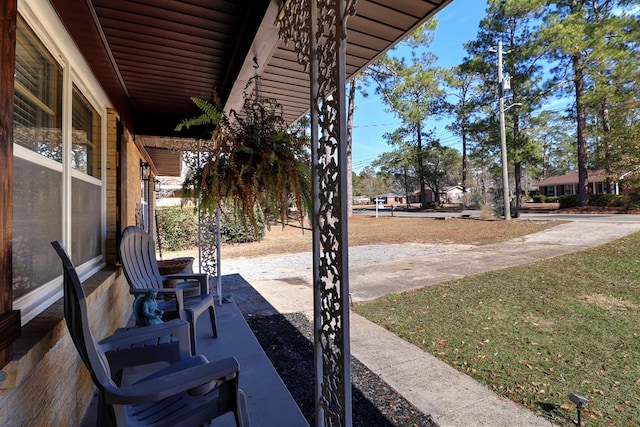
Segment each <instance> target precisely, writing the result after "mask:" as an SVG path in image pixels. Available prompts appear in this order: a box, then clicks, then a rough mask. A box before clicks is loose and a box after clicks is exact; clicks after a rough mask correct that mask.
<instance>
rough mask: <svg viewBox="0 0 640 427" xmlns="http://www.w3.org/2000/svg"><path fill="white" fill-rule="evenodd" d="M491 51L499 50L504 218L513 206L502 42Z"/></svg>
mask: <svg viewBox="0 0 640 427" xmlns="http://www.w3.org/2000/svg"><path fill="white" fill-rule="evenodd" d="M489 51H490V52H498V101H499V102H498V109H499V110H500V153H501V157H502V200H503V205H504V219H505V220H506V221H508V220H510V219H511V206H510V204H509V173H508V163H507V133H506V130H505V124H504V112H505V109H504V92H505V87H504V83H505V79H504V76H503V75H502V42H501V41H499V42H498V49H497V50H496V48H493V47H492V48H491V49H489Z"/></svg>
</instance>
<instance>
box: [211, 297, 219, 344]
mask: <svg viewBox="0 0 640 427" xmlns="http://www.w3.org/2000/svg"><path fill="white" fill-rule="evenodd" d="M213 304H215V302H214V303H213ZM213 304H211V305H210V306H209V317H210V318H211V331H212V332H213V337H214V338H218V319H216V309H215V307H214V306H213Z"/></svg>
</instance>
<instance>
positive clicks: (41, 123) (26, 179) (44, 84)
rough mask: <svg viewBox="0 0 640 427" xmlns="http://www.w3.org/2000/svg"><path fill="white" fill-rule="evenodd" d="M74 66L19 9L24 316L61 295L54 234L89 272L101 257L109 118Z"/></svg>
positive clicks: (17, 233) (19, 265)
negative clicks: (76, 79)
mask: <svg viewBox="0 0 640 427" xmlns="http://www.w3.org/2000/svg"><path fill="white" fill-rule="evenodd" d="M56 56H58V55H56ZM71 69H72V67H71V65H68V64H66V66H65V64H64V63H60V62H58V61H57V60H56V59H55V57H54V56H53V55H52V54H51V53H50V52H49V50H48V49H47V48H46V47H45V45H44V44H43V43H42V42H41V41H40V40H39V39H38V37H37V36H36V34H35V33H34V32H33V31H32V30H31V29H30V28H29V26H28V24H27V22H26V21H25V19H24V18H23V17H21V16H19V17H18V22H17V31H16V72H15V97H14V196H13V260H12V261H13V297H14V308H16V309H20V310H21V311H22V316H21V317H22V321H23V323H26V322H28V321H29V320H31V319H32V318H33V317H35V316H36V315H37V314H38V313H40V312H41V311H43V310H44V309H45V308H47V307H48V306H49V305H50V304H52V303H53V302H55V301H56V300H57V299H58V298H60V296H61V295H62V286H61V283H62V282H61V269H60V261H59V259H58V257H57V256H56V254H55V252H54V251H53V250H52V248H51V245H50V242H51V241H53V240H59V241H61V242H62V243H63V244H64V245H65V247H67V249H69V251H70V253H71V256H72V260H73V261H74V263H75V264H76V265H77V266H79V267H80V268H79V269H78V270H79V271H80V272H81V274H82V273H83V272H84V276H86V275H87V274H88V273H90V272H91V269H95V268H97V266H99V265H100V264H101V263H102V253H103V231H102V230H103V226H102V224H103V223H104V219H103V214H102V212H103V210H104V207H103V206H104V203H103V199H104V197H103V187H104V185H103V182H102V176H101V175H102V170H103V155H102V145H103V144H102V133H103V132H102V127H103V126H102V117H101V116H100V114H99V113H98V110H97V109H96V108H95V107H94V106H93V105H92V104H91V103H90V102H89V101H88V98H87V97H86V96H85V95H83V93H82V91H81V90H80V88H79V86H78V85H76V84H69V85H66V86H65V83H66V82H67V81H69V82H71V80H72V79H71V78H70V77H69V76H68V75H66V73H70V72H71ZM65 76H66V78H65ZM65 93H68V94H69V96H68V97H67V98H65V96H64V94H65ZM63 99H68V100H69V102H64V101H63ZM65 111H66V112H67V113H65ZM84 276H83V277H84Z"/></svg>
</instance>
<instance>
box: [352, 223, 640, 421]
mask: <svg viewBox="0 0 640 427" xmlns="http://www.w3.org/2000/svg"><path fill="white" fill-rule="evenodd" d="M426 267H427V268H428V266H426ZM354 310H355V311H356V312H357V313H359V314H361V315H363V316H365V317H367V318H368V319H370V320H372V321H374V322H376V323H378V324H380V325H382V326H384V327H385V328H387V329H389V330H390V331H392V332H393V333H395V334H397V335H398V336H400V337H402V338H404V339H405V340H407V341H409V342H411V343H413V344H415V345H417V346H419V347H421V348H422V349H424V350H425V351H427V352H429V353H431V354H433V355H434V356H436V357H438V358H440V359H442V360H443V361H445V362H447V363H449V364H450V365H452V366H454V367H455V368H457V369H458V370H460V371H462V372H464V373H466V374H468V375H470V376H472V377H473V378H475V379H477V380H478V381H480V382H482V383H484V384H487V385H488V386H489V387H490V388H491V389H493V390H495V392H496V393H498V394H500V395H502V396H505V397H507V398H510V399H512V400H514V401H516V402H519V403H521V404H523V405H526V406H527V407H528V408H530V409H532V410H533V411H535V412H537V413H539V414H541V415H543V416H545V417H547V418H550V419H552V420H554V421H556V422H558V423H561V424H566V425H570V424H571V420H573V419H575V415H576V411H575V406H574V405H573V404H572V403H570V401H569V399H568V395H569V393H571V392H576V393H578V394H581V395H583V396H585V397H587V398H588V399H590V400H591V402H590V403H588V404H587V405H586V406H585V410H584V412H583V420H584V422H586V425H588V426H605V425H619V426H622V425H624V426H629V425H631V426H637V425H640V424H639V423H640V421H639V420H640V233H637V234H634V235H631V236H629V237H626V238H623V239H620V240H617V241H615V242H613V243H610V244H607V245H604V246H600V247H597V248H592V249H589V250H585V251H582V252H578V253H575V254H572V255H567V256H562V257H558V258H554V259H551V260H545V261H539V262H536V263H533V264H529V265H525V266H520V267H514V268H509V269H504V270H499V271H494V272H490V273H484V274H479V275H476V276H470V277H466V278H464V279H460V280H455V281H451V282H446V283H443V284H440V285H437V286H431V287H427V288H423V289H421V290H418V291H413V292H406V293H402V294H395V295H389V296H386V297H384V298H380V299H379V300H376V301H372V302H368V303H362V304H358V305H356V306H355V308H354Z"/></svg>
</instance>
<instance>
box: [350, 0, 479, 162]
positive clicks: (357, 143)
mask: <svg viewBox="0 0 640 427" xmlns="http://www.w3.org/2000/svg"><path fill="white" fill-rule="evenodd" d="M486 8H487V2H486V0H454V1H452V2H451V3H450V4H449V5H448V6H447V7H445V8H444V9H443V10H442V11H440V13H438V14H437V15H436V17H437V19H438V27H437V29H436V32H435V39H434V41H433V43H432V44H431V49H430V50H431V51H432V52H433V53H434V54H435V55H436V56H437V57H438V63H437V65H439V66H441V67H446V68H450V67H453V66H455V65H458V64H459V63H460V62H461V61H462V59H463V58H464V56H465V50H464V48H463V44H464V43H465V42H467V41H469V40H473V39H475V37H476V35H477V33H478V23H479V22H480V19H482V17H484V14H485V10H486ZM374 90H375V89H374V87H373V86H371V87H369V88H368V92H369V97H368V98H364V97H363V96H362V95H361V94H360V93H358V94H357V96H356V111H355V113H354V117H353V125H354V128H353V170H354V172H356V173H357V172H360V171H361V170H362V169H363V168H364V167H365V166H368V165H370V164H371V162H373V161H374V160H375V159H377V158H378V156H379V155H380V154H382V153H384V152H388V151H391V150H392V149H393V147H391V146H390V145H388V144H387V143H386V142H385V140H384V138H383V135H384V134H385V133H386V132H391V131H393V130H395V129H397V128H398V127H399V126H400V123H399V122H400V121H399V119H398V117H397V116H396V115H395V114H393V113H389V112H385V111H384V109H385V107H384V105H383V104H382V102H381V101H380V98H379V96H378V95H376V94H375V93H374ZM446 124H447V121H445V120H440V121H436V120H433V121H430V122H429V123H428V124H427V128H428V129H435V134H436V137H438V138H440V142H441V143H442V144H443V145H447V146H450V147H453V148H457V149H458V150H460V149H461V143H459V142H458V138H457V137H454V136H453V135H452V134H451V133H449V132H447V131H446V130H445V125H446Z"/></svg>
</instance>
